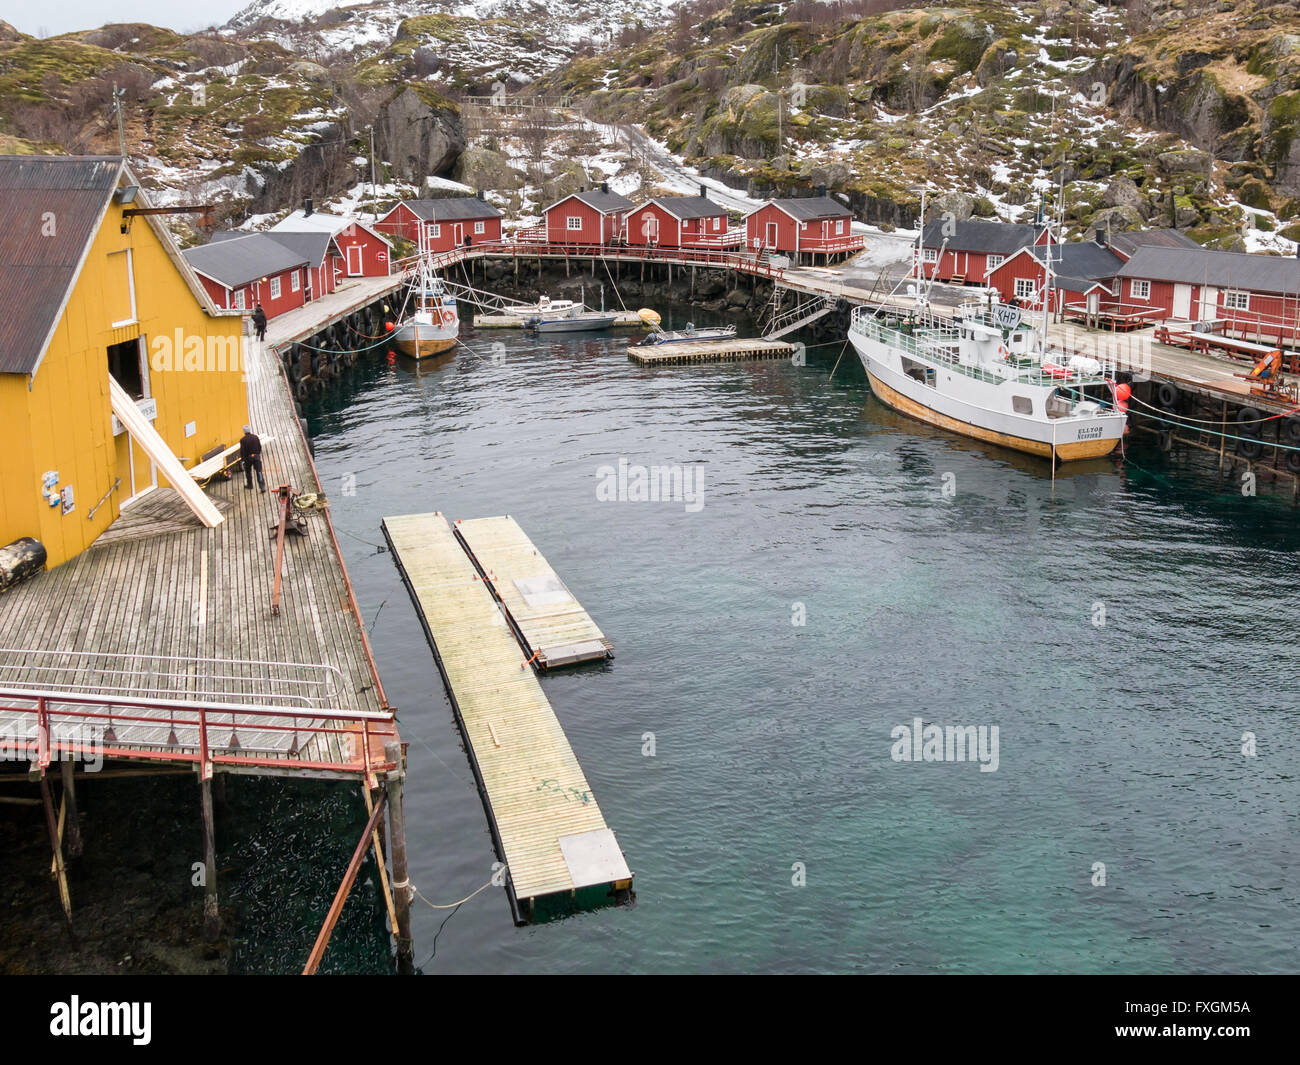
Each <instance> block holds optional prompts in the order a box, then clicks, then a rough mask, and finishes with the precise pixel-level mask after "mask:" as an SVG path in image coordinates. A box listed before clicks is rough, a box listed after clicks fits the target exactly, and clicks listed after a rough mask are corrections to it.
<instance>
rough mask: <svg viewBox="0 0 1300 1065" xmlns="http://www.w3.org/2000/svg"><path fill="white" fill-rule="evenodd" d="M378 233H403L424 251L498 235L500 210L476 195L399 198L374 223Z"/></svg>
mask: <svg viewBox="0 0 1300 1065" xmlns="http://www.w3.org/2000/svg"><path fill="white" fill-rule="evenodd" d="M375 229H377V230H379V231H380V232H381V233H388V234H391V235H394V236H399V237H404V238H406V239H407V240H409V241H411V243H413V244H415V245H417V246H419V247H420V248H423V249H425V250H427V251H435V252H436V251H450V250H451V249H452V248H456V247H460V246H461V245H463V244H465V243H467V242H468V243H471V244H487V243H495V242H497V241H500V239H501V212H500V211H498V210H497V209H496V208H495V207H493V206H492V205H491V204H490V203H488V202H486V201H485V200H483V199H481V198H480V197H478V196H443V197H439V198H436V199H431V200H403V201H402V202H401V203H399V204H397V206H395V207H394V208H393V209H392V210H391V211H389V212H388V213H387V214H386V215H384V217H383V218H381V219H380V220H379V221H378V222H376V223H375Z"/></svg>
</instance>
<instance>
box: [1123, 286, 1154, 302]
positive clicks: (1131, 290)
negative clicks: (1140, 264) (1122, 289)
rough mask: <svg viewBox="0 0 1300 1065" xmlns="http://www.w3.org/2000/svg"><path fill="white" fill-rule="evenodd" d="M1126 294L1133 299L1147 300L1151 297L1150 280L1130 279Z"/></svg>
mask: <svg viewBox="0 0 1300 1065" xmlns="http://www.w3.org/2000/svg"><path fill="white" fill-rule="evenodd" d="M1128 294H1129V295H1130V296H1132V297H1133V298H1134V299H1135V300H1149V299H1150V298H1151V282H1150V281H1130V282H1129V283H1128Z"/></svg>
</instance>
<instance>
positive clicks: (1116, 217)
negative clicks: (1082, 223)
mask: <svg viewBox="0 0 1300 1065" xmlns="http://www.w3.org/2000/svg"><path fill="white" fill-rule="evenodd" d="M1144 221H1145V220H1144V219H1143V217H1142V214H1141V212H1140V211H1139V210H1138V209H1137V208H1136V207H1130V206H1119V207H1106V208H1103V209H1102V210H1100V211H1098V212H1097V213H1096V214H1095V215H1093V216H1092V218H1091V219H1090V220H1089V224H1090V225H1091V226H1092V227H1093V228H1094V229H1099V230H1102V231H1103V232H1104V231H1105V230H1107V229H1109V230H1110V231H1111V232H1113V233H1122V232H1124V231H1125V230H1130V229H1141V228H1142V225H1143V222H1144Z"/></svg>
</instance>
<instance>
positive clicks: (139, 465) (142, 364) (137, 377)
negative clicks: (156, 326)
mask: <svg viewBox="0 0 1300 1065" xmlns="http://www.w3.org/2000/svg"><path fill="white" fill-rule="evenodd" d="M147 353H148V348H147V346H146V345H145V338H144V337H140V338H138V339H136V340H127V341H124V342H123V343H121V344H113V345H111V346H110V347H109V348H108V373H109V376H110V377H112V379H113V380H114V381H116V382H117V383H118V384H119V385H121V386H122V388H123V390H124V391H125V392H126V393H127V395H129V396H130V397H131V399H132V401H133V402H135V403H136V404H137V405H138V406H140V407H141V409H142V410H144V412H145V417H147V418H149V419H150V420H152V419H153V418H155V417H157V406H156V404H153V403H152V402H151V400H150V398H149V360H148V357H147ZM177 354H178V355H179V353H177ZM113 422H114V424H113V447H114V450H115V452H116V458H117V476H118V477H120V478H121V480H122V484H121V487H120V488H119V489H118V497H117V498H118V499H119V500H120V504H119V505H120V506H126V505H127V504H128V503H130V502H132V501H133V500H134V499H136V498H137V497H138V496H140V495H142V494H144V493H145V492H147V491H149V490H150V489H152V488H156V487H157V485H158V471H157V470H156V469H155V468H154V464H153V462H152V461H151V460H150V458H149V456H148V455H146V454H145V453H144V451H143V449H141V448H140V447H137V446H136V444H135V442H134V441H133V440H132V439H131V436H130V434H129V433H128V432H127V431H126V430H125V428H123V427H122V425H121V423H120V422H118V421H117V420H116V419H113ZM195 457H196V458H197V456H195Z"/></svg>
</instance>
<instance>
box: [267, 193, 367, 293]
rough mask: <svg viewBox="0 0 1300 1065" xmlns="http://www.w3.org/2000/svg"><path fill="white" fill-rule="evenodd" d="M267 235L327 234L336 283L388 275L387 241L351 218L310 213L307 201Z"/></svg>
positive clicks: (362, 223) (316, 212)
mask: <svg viewBox="0 0 1300 1065" xmlns="http://www.w3.org/2000/svg"><path fill="white" fill-rule="evenodd" d="M268 232H269V233H270V234H272V235H273V236H274V235H277V234H282V233H326V234H328V235H329V237H330V240H331V243H332V247H331V248H330V252H329V254H330V256H331V257H332V258H337V260H338V262H337V264H333V263H331V264H330V268H331V272H332V273H333V274H334V276H335V280H336V281H337V279H338V278H342V277H383V276H384V275H386V274H389V273H391V272H392V263H391V262H390V258H389V245H388V241H387V240H385V239H384V237H383V236H382V235H381V234H380V233H377V232H376V231H375V230H374V229H372V228H370V227H369V226H368V225H366V224H365V223H364V222H359V221H357V220H356V219H355V218H347V217H344V216H343V215H337V214H324V213H322V212H320V211H313V210H312V207H311V201H310V200H308V201H307V205H306V207H305V208H303V209H302V210H300V211H294V212H293V213H292V214H291V215H289V217H288V218H286V219H284V220H283V221H282V222H277V223H276V224H275V225H273V226H272V227H271V228H270V230H268Z"/></svg>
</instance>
